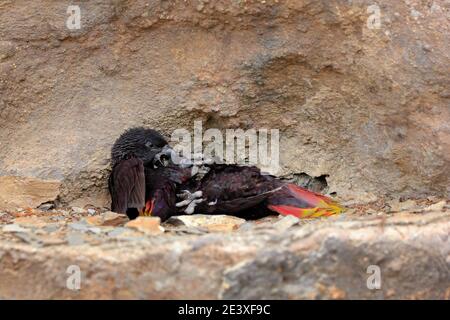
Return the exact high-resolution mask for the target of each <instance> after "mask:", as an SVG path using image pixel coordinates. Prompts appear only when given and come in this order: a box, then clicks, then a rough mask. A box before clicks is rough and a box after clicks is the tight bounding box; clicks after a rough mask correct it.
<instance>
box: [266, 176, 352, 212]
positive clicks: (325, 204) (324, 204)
mask: <svg viewBox="0 0 450 320" xmlns="http://www.w3.org/2000/svg"><path fill="white" fill-rule="evenodd" d="M284 188H286V189H287V191H288V194H286V193H285V191H286V190H284V192H282V193H281V192H280V193H279V194H274V200H275V202H276V204H270V205H269V206H268V207H269V209H270V210H273V211H275V212H278V213H279V214H282V215H293V216H296V217H298V218H315V217H322V216H325V217H327V216H331V215H333V214H339V213H341V212H342V211H344V208H343V207H342V206H340V205H339V204H338V203H337V202H336V201H334V200H332V199H331V198H329V197H327V196H324V195H322V194H319V193H315V192H312V191H309V190H307V189H304V188H301V187H299V186H297V185H294V184H288V185H287V186H285V187H284ZM296 200H297V204H295V202H296ZM283 201H284V202H285V204H283ZM293 203H294V204H293Z"/></svg>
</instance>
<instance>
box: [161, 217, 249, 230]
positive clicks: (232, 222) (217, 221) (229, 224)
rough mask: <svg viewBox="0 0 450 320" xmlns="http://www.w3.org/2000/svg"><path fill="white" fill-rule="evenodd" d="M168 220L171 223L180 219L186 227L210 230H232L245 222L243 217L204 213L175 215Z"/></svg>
mask: <svg viewBox="0 0 450 320" xmlns="http://www.w3.org/2000/svg"><path fill="white" fill-rule="evenodd" d="M169 220H171V221H172V222H173V223H178V221H181V222H182V223H183V224H184V225H185V226H186V227H194V228H201V229H206V230H208V231H210V232H229V231H234V230H236V229H238V228H239V227H240V226H241V225H242V224H244V223H245V222H246V221H245V220H244V219H241V218H237V217H234V216H228V215H205V214H195V215H182V216H175V217H171V218H170V219H169ZM174 220H175V221H174ZM176 220H178V221H176Z"/></svg>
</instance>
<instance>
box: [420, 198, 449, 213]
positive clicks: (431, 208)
mask: <svg viewBox="0 0 450 320" xmlns="http://www.w3.org/2000/svg"><path fill="white" fill-rule="evenodd" d="M446 205H447V201H446V200H442V201H439V202H437V203H434V204H432V205H430V206H428V207H426V208H425V209H424V211H442V210H444V208H445V206H446Z"/></svg>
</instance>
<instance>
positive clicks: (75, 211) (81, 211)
mask: <svg viewBox="0 0 450 320" xmlns="http://www.w3.org/2000/svg"><path fill="white" fill-rule="evenodd" d="M71 209H72V212H74V213H78V214H81V213H85V212H86V210H84V209H82V208H79V207H72V208H71Z"/></svg>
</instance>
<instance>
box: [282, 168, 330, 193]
mask: <svg viewBox="0 0 450 320" xmlns="http://www.w3.org/2000/svg"><path fill="white" fill-rule="evenodd" d="M327 177H329V175H328V174H323V175H320V176H317V177H314V176H310V175H309V174H307V173H305V172H301V173H293V174H292V175H289V176H287V177H283V179H285V180H287V181H289V182H292V183H295V184H297V185H299V186H301V187H303V188H306V189H308V190H311V191H314V192H320V193H327V191H328V183H327Z"/></svg>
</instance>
